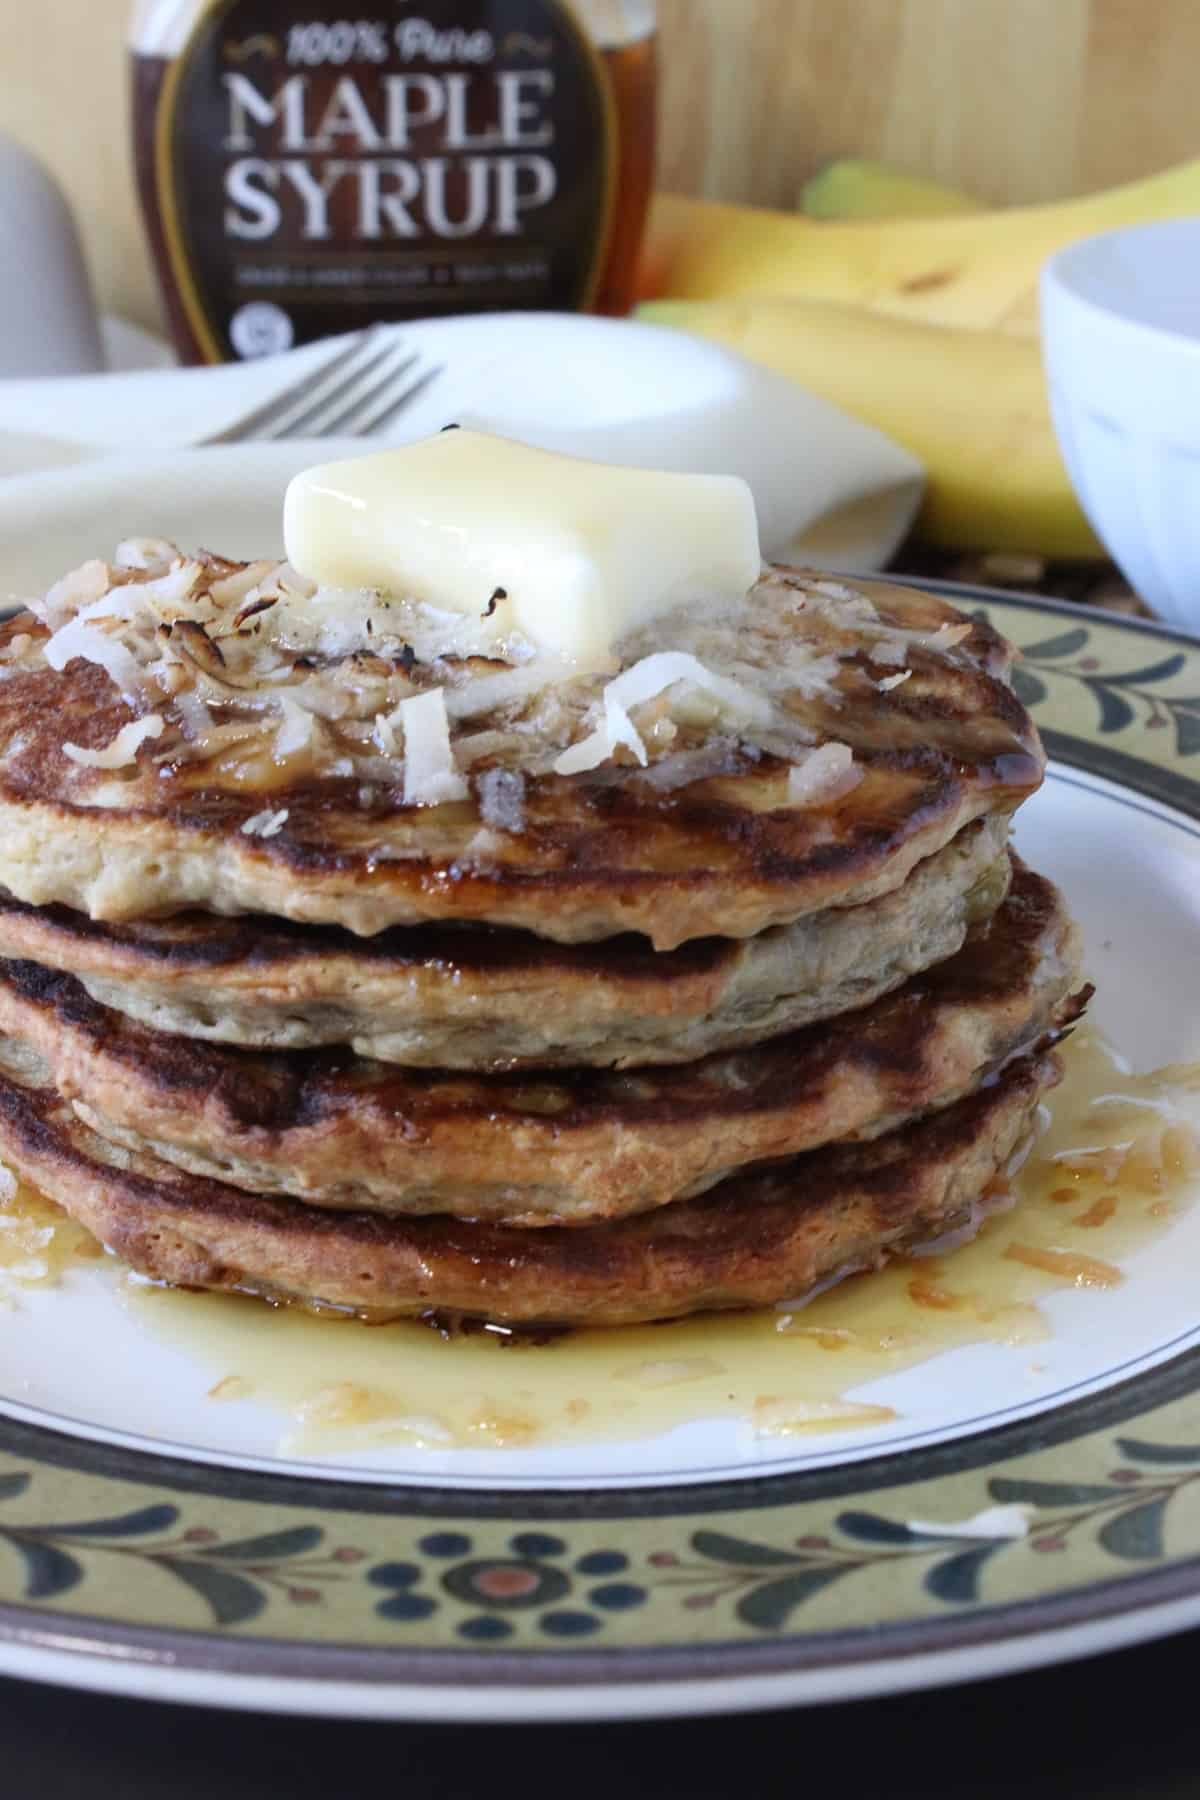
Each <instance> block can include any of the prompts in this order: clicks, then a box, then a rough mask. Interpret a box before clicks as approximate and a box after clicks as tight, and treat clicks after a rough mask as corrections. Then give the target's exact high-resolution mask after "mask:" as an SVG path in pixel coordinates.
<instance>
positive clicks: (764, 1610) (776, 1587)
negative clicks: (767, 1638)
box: [737, 1563, 853, 1631]
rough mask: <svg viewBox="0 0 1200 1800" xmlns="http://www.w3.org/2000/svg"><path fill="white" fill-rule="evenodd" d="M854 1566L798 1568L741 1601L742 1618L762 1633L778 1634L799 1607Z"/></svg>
mask: <svg viewBox="0 0 1200 1800" xmlns="http://www.w3.org/2000/svg"><path fill="white" fill-rule="evenodd" d="M852 1567H853V1564H849V1563H827V1564H826V1565H825V1567H824V1568H822V1569H798V1570H797V1571H796V1573H795V1574H793V1575H783V1576H781V1577H780V1578H779V1580H778V1581H764V1582H763V1583H762V1585H761V1586H760V1587H756V1588H755V1589H754V1590H753V1591H752V1592H751V1593H749V1594H747V1595H746V1596H745V1598H744V1599H742V1600H740V1601H739V1602H738V1608H737V1612H738V1617H739V1618H740V1619H741V1620H742V1621H743V1622H744V1623H745V1624H747V1625H754V1626H756V1627H757V1629H758V1630H759V1631H778V1630H779V1629H780V1627H781V1626H783V1625H786V1624H787V1621H788V1619H789V1618H790V1616H791V1614H792V1613H793V1612H794V1611H795V1609H796V1608H797V1607H798V1606H802V1605H803V1604H804V1602H805V1601H806V1600H810V1599H811V1598H812V1596H813V1595H814V1594H819V1593H820V1591H821V1589H822V1588H826V1587H828V1586H829V1584H830V1582H833V1581H837V1579H838V1578H839V1576H842V1575H845V1574H846V1573H847V1572H848V1570H849V1569H850V1568H852Z"/></svg>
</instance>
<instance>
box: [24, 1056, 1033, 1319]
mask: <svg viewBox="0 0 1200 1800" xmlns="http://www.w3.org/2000/svg"><path fill="white" fill-rule="evenodd" d="M1058 1072H1059V1071H1058V1064H1057V1061H1056V1059H1055V1058H1054V1056H1053V1055H1045V1054H1036V1053H1035V1054H1032V1055H1030V1056H1027V1057H1023V1058H1019V1059H1017V1060H1016V1061H1014V1062H1011V1063H1010V1064H1009V1065H1008V1066H1007V1067H1006V1069H1005V1070H1004V1071H1003V1072H1002V1073H1001V1074H1000V1075H999V1076H998V1077H997V1079H996V1080H995V1081H993V1082H991V1083H989V1084H987V1085H986V1086H984V1087H981V1088H980V1089H978V1090H977V1091H976V1092H975V1093H974V1094H971V1095H970V1096H968V1097H967V1098H965V1099H963V1100H960V1101H958V1102H957V1103H956V1104H955V1105H953V1106H950V1107H947V1108H945V1109H944V1110H943V1111H941V1112H937V1113H934V1114H931V1115H930V1116H929V1117H928V1118H926V1119H924V1120H922V1121H920V1122H919V1123H917V1124H914V1125H910V1126H908V1127H906V1128H905V1129H903V1130H901V1131H894V1132H890V1133H888V1134H887V1135H886V1136H883V1137H878V1138H875V1139H873V1140H871V1141H869V1142H864V1143H855V1144H836V1145H832V1146H829V1147H827V1148H825V1149H821V1150H814V1151H810V1152H809V1153H808V1154H807V1155H805V1156H800V1157H793V1158H790V1159H787V1160H785V1161H782V1162H776V1163H771V1164H767V1165H762V1166H760V1167H758V1168H757V1169H755V1170H752V1171H750V1172H748V1173H745V1174H741V1175H737V1176H734V1177H732V1178H731V1179H730V1180H728V1181H725V1182H722V1183H720V1184H719V1185H718V1186H717V1187H715V1188H712V1189H710V1190H709V1192H708V1193H707V1194H704V1195H702V1196H700V1197H699V1198H697V1199H692V1200H684V1201H680V1202H678V1203H677V1204H676V1205H674V1206H668V1207H664V1208H662V1209H661V1210H659V1211H657V1212H653V1213H643V1214H641V1215H639V1216H638V1217H636V1218H632V1219H624V1220H619V1221H616V1222H614V1223H612V1224H603V1225H595V1226H593V1227H591V1228H590V1229H589V1230H586V1231H578V1230H571V1229H567V1228H563V1227H550V1228H548V1229H546V1230H544V1231H522V1230H518V1229H515V1228H513V1227H511V1226H503V1225H492V1224H479V1223H471V1222H464V1221H460V1220H455V1219H449V1218H422V1219H397V1218H384V1217H382V1216H380V1215H379V1214H377V1213H364V1212H353V1213H341V1212H335V1211H331V1210H328V1209H323V1208H317V1207H310V1206H302V1205H299V1204H297V1203H296V1202H295V1201H292V1200H276V1199H269V1198H262V1197H258V1196H252V1195H248V1194H245V1193H242V1192H241V1191H240V1190H238V1189H236V1188H233V1187H230V1186H228V1185H225V1184H222V1183H218V1182H214V1181H208V1180H205V1179H204V1178H202V1177H200V1176H196V1175H191V1174H187V1173H185V1172H184V1171H182V1170H179V1169H176V1168H174V1167H173V1166H172V1165H171V1164H169V1163H166V1162H163V1161H162V1160H161V1159H160V1158H158V1157H155V1156H153V1155H150V1154H149V1153H133V1152H129V1151H126V1150H122V1149H121V1148H119V1147H117V1146H114V1145H113V1144H111V1143H109V1142H108V1140H106V1139H104V1138H102V1137H99V1136H98V1135H97V1134H96V1133H95V1132H93V1131H92V1130H90V1129H89V1127H88V1126H87V1125H85V1124H84V1122H83V1121H82V1120H81V1119H80V1118H79V1117H78V1115H77V1114H76V1113H75V1112H74V1111H73V1109H72V1108H71V1106H70V1104H69V1102H67V1101H65V1100H63V1099H62V1098H61V1097H60V1096H59V1095H58V1093H57V1092H56V1090H55V1089H54V1087H53V1085H51V1084H49V1083H48V1081H47V1076H46V1071H45V1068H44V1066H42V1067H39V1065H38V1059H37V1058H36V1057H34V1056H31V1055H30V1054H29V1053H28V1052H26V1051H22V1049H21V1047H20V1046H19V1045H16V1044H14V1042H13V1040H5V1041H3V1042H2V1043H0V1156H3V1158H4V1160H5V1161H6V1162H7V1163H8V1164H9V1165H11V1167H13V1168H14V1169H15V1170H17V1171H18V1172H19V1174H20V1175H21V1176H23V1177H24V1178H25V1179H26V1180H27V1181H29V1182H31V1183H32V1184H34V1185H35V1186H37V1187H38V1188H40V1189H41V1190H42V1192H43V1193H45V1194H47V1195H49V1196H50V1198H51V1199H53V1200H55V1201H57V1202H58V1204H59V1205H60V1206H63V1207H64V1208H65V1209H66V1210H67V1211H68V1212H69V1213H70V1214H71V1215H72V1216H73V1217H74V1218H76V1219H77V1220H78V1221H79V1222H80V1223H81V1224H83V1225H84V1226H86V1227H87V1229H89V1230H90V1231H92V1232H93V1233H94V1234H95V1235H96V1236H97V1237H98V1238H100V1239H101V1241H102V1242H103V1243H105V1244H106V1245H108V1247H109V1248H110V1249H112V1250H113V1251H115V1252H116V1253H117V1254H118V1255H120V1256H122V1257H123V1258H124V1259H125V1260H126V1261H127V1262H128V1263H129V1264H130V1265H131V1266H132V1267H133V1268H134V1269H136V1270H138V1271H139V1272H140V1273H142V1274H144V1275H147V1276H150V1277H153V1278H154V1279H157V1280H162V1281H167V1282H171V1283H174V1284H176V1285H178V1286H181V1287H194V1288H212V1289H223V1290H233V1291H238V1292H244V1293H254V1294H259V1295H263V1296H265V1297H267V1298H271V1299H277V1300H278V1299H288V1300H299V1301H303V1302H305V1303H307V1304H319V1305H323V1306H330V1307H336V1308H338V1309H340V1310H343V1311H345V1312H348V1313H351V1314H358V1315H361V1316H363V1317H365V1318H369V1319H373V1320H379V1321H382V1320H386V1319H388V1318H396V1317H401V1316H404V1315H414V1314H415V1315H419V1314H423V1313H427V1312H429V1311H430V1310H431V1309H432V1310H436V1311H439V1312H446V1313H451V1314H461V1315H464V1316H467V1317H472V1318H487V1319H491V1320H495V1321H498V1322H502V1323H509V1324H522V1325H535V1324H536V1325H558V1324H566V1325H584V1324H587V1325H619V1324H627V1323H633V1322H636V1321H639V1320H647V1319H660V1318H674V1317H679V1316H681V1315H683V1314H686V1313H692V1312H701V1311H708V1310H711V1309H714V1308H722V1307H740V1306H753V1305H769V1304H771V1303H773V1302H776V1301H781V1300H785V1299H790V1298H793V1297H799V1296H801V1295H803V1294H805V1293H806V1292H808V1291H809V1290H811V1289H812V1288H814V1287H816V1286H817V1285H818V1284H820V1283H822V1282H823V1281H826V1280H827V1279H828V1278H829V1277H831V1276H833V1275H835V1274H838V1273H842V1272H847V1271H849V1270H851V1269H862V1268H872V1267H877V1266H878V1265H879V1264H881V1263H882V1262H884V1261H885V1260H886V1259H887V1258H888V1257H889V1256H892V1255H895V1254H896V1253H898V1252H900V1251H902V1250H904V1249H905V1248H907V1247H911V1246H912V1245H914V1244H917V1243H920V1242H922V1241H924V1240H928V1239H930V1238H934V1237H936V1236H938V1235H940V1234H941V1233H943V1232H946V1231H949V1230H956V1229H958V1228H960V1227H962V1226H965V1225H968V1224H969V1223H970V1222H972V1221H973V1220H975V1219H977V1218H978V1216H979V1211H978V1209H979V1203H980V1201H981V1199H983V1198H984V1196H985V1193H986V1190H987V1189H988V1188H989V1186H990V1185H991V1184H994V1183H995V1182H996V1181H997V1180H998V1179H1002V1177H1003V1173H1004V1171H1005V1168H1006V1166H1007V1164H1008V1162H1009V1159H1010V1158H1011V1156H1012V1155H1013V1152H1014V1151H1015V1150H1017V1149H1018V1147H1019V1146H1020V1145H1021V1143H1022V1140H1023V1139H1024V1138H1025V1137H1026V1136H1027V1135H1028V1132H1029V1131H1030V1129H1031V1126H1032V1122H1033V1118H1034V1115H1035V1112H1036V1109H1037V1105H1038V1101H1039V1099H1040V1097H1041V1095H1042V1094H1043V1093H1044V1092H1045V1091H1046V1089H1047V1088H1048V1087H1050V1086H1051V1085H1052V1084H1053V1083H1054V1082H1055V1081H1056V1080H1057V1079H1058Z"/></svg>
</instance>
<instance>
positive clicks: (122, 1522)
mask: <svg viewBox="0 0 1200 1800" xmlns="http://www.w3.org/2000/svg"><path fill="white" fill-rule="evenodd" d="M178 1517H179V1508H178V1507H177V1506H166V1505H159V1506H143V1507H139V1509H138V1510H137V1512H131V1513H121V1514H120V1516H119V1517H117V1518H115V1519H87V1520H83V1521H79V1520H71V1521H69V1522H68V1523H67V1524H65V1525H64V1524H59V1523H57V1522H56V1523H55V1524H53V1525H23V1526H22V1527H21V1535H22V1537H25V1538H56V1539H57V1538H89V1537H92V1538H127V1537H144V1536H145V1535H146V1533H147V1532H149V1531H165V1530H166V1529H167V1528H168V1526H171V1525H174V1523H175V1521H176V1520H177V1519H178Z"/></svg>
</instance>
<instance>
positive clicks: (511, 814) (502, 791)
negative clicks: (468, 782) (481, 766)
mask: <svg viewBox="0 0 1200 1800" xmlns="http://www.w3.org/2000/svg"><path fill="white" fill-rule="evenodd" d="M477 791H478V796H479V813H480V817H481V818H482V819H483V820H484V821H485V822H486V823H487V824H488V825H494V826H495V827H496V828H497V830H499V831H514V832H516V831H523V830H524V828H525V777H524V776H523V775H522V774H520V773H519V772H518V771H516V770H514V769H485V770H484V772H483V774H482V775H481V776H480V777H479V782H478V790H477Z"/></svg>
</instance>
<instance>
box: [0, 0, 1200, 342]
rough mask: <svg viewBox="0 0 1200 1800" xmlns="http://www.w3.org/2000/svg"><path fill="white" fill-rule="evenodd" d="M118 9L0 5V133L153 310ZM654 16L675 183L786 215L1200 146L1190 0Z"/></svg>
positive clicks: (106, 273)
mask: <svg viewBox="0 0 1200 1800" xmlns="http://www.w3.org/2000/svg"><path fill="white" fill-rule="evenodd" d="M351 10H352V9H351ZM363 10H364V11H369V8H364V9H363ZM128 11H129V6H128V0H38V4H37V5H31V4H30V3H29V0H0V130H7V131H10V132H12V133H13V134H14V135H15V136H16V137H18V138H20V139H21V140H22V141H24V142H25V143H27V144H29V145H31V146H32V147H33V148H35V149H36V150H38V151H39V152H40V153H41V154H42V155H43V156H44V157H45V158H46V160H47V161H48V162H49V163H50V165H51V166H52V167H53V169H54V170H55V171H56V173H57V174H58V176H59V177H60V179H61V180H62V181H63V183H64V185H65V186H66V188H67V191H68V193H69V194H70V196H71V199H72V201H73V202H74V204H75V207H76V210H77V212H78V214H79V216H80V219H81V222H82V224H83V228H84V235H85V239H86V244H87V250H88V255H89V259H90V262H91V266H92V270H93V273H94V276H95V280H96V285H97V288H98V290H99V293H100V297H101V300H102V302H103V304H104V305H105V306H107V307H110V308H113V309H115V310H118V311H121V312H123V313H125V314H126V315H127V316H129V317H131V318H136V319H139V320H141V321H142V322H143V323H146V324H152V323H156V322H157V318H158V308H157V300H156V297H155V294H154V290H153V286H152V281H151V276H150V271H149V268H148V266H147V262H146V256H145V251H144V248H143V244H142V237H141V229H140V224H139V222H138V219H137V217H136V214H135V208H134V198H133V190H132V182H131V177H130V173H129V166H128V152H127V131H126V113H125V87H124V78H125V60H124V47H123V36H124V24H125V19H126V17H127V14H128ZM659 16H660V20H661V25H662V46H663V67H664V81H663V96H662V99H663V126H662V134H661V154H660V179H661V181H662V185H663V186H666V187H674V188H678V189H681V190H683V191H686V192H695V193H706V194H711V195H716V196H719V197H721V198H725V199H735V200H747V201H756V202H758V203H759V204H762V205H771V206H784V207H786V206H791V205H793V204H794V202H795V200H796V196H797V193H798V191H799V189H800V187H801V185H802V184H803V182H804V180H805V179H806V177H807V176H808V175H810V174H811V173H812V172H813V170H814V169H815V168H817V167H818V166H819V165H820V164H821V163H822V162H824V161H825V160H827V159H828V158H829V157H832V156H838V155H846V154H851V153H857V154H866V155H871V156H878V157H883V158H886V159H888V160H890V161H893V162H896V163H898V164H900V165H903V166H905V167H908V168H910V169H912V170H914V171H917V172H920V173H925V174H929V175H934V176H938V177H940V178H942V179H945V180H948V181H952V182H955V183H957V184H958V185H960V186H964V187H967V188H970V189H972V190H974V191H976V192H978V193H979V194H980V195H981V196H982V197H984V198H986V199H988V200H992V201H1004V200H1041V199H1047V198H1052V197H1054V196H1056V195H1060V194H1070V193H1076V192H1080V191H1082V190H1084V189H1087V188H1089V187H1096V186H1103V185H1106V184H1108V183H1111V182H1115V181H1120V180H1123V179H1125V178H1128V177H1132V176H1136V175H1139V174H1142V173H1145V172H1147V171H1149V170H1151V169H1154V168H1158V167H1161V166H1163V165H1164V164H1166V163H1169V162H1173V161H1179V160H1182V159H1183V158H1185V157H1189V156H1200V0H659Z"/></svg>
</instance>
